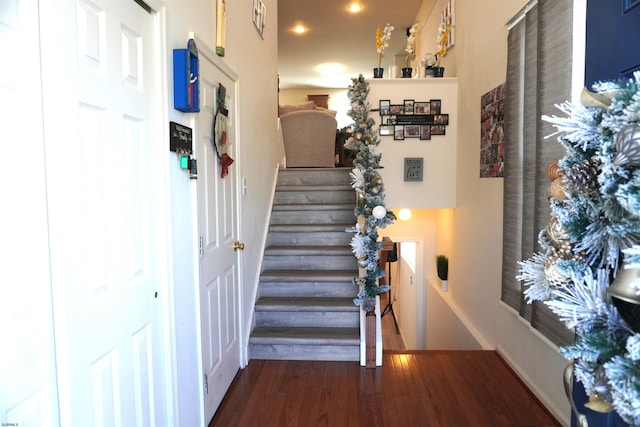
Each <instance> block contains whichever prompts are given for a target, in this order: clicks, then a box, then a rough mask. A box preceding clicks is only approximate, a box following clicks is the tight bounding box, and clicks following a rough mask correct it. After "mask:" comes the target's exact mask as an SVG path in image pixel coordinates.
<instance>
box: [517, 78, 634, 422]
mask: <svg viewBox="0 0 640 427" xmlns="http://www.w3.org/2000/svg"><path fill="white" fill-rule="evenodd" d="M594 90H595V91H596V92H593V93H588V94H589V96H588V99H589V101H585V102H583V103H582V104H576V103H568V102H567V103H564V104H562V105H559V106H558V108H559V109H560V110H561V111H563V112H564V113H565V114H566V115H567V116H568V117H557V116H543V120H545V121H548V122H550V123H552V124H553V125H554V126H555V127H556V128H557V130H558V134H559V137H558V140H559V141H560V143H561V144H562V145H563V146H564V147H565V149H566V155H565V157H563V158H562V159H560V160H559V162H558V164H557V168H558V170H557V174H556V176H554V175H553V173H550V178H555V181H554V182H553V183H552V186H551V189H550V198H549V199H550V206H551V213H552V218H551V221H550V222H549V224H548V225H547V227H546V228H545V230H542V231H541V232H540V234H539V239H538V241H539V244H540V247H541V250H540V252H539V253H537V254H535V255H534V256H533V257H531V258H530V259H528V260H526V261H523V262H521V263H520V264H521V270H520V275H519V276H518V279H520V280H523V281H524V285H525V288H526V289H525V297H526V298H527V301H528V302H531V301H533V300H540V301H544V303H545V304H546V305H548V306H549V307H550V308H551V310H553V312H555V313H556V314H557V315H558V316H559V317H560V319H561V320H562V321H563V322H564V323H565V325H566V326H567V327H568V328H574V329H575V334H576V340H575V342H574V343H573V344H572V345H569V346H566V347H563V348H561V354H562V355H563V356H565V357H566V358H567V359H570V360H573V361H574V366H575V374H576V378H577V379H578V380H579V381H580V382H582V384H583V385H584V387H585V390H586V392H587V394H588V395H589V396H590V406H589V405H588V406H589V407H591V408H592V409H594V410H598V411H600V412H607V411H610V410H614V409H615V410H616V411H617V412H618V413H619V415H620V416H621V417H622V418H623V419H624V420H625V421H626V422H628V423H630V424H633V425H639V424H640V322H638V318H637V314H638V310H639V309H640V305H634V304H631V303H629V302H625V301H622V300H621V299H619V298H618V297H615V298H614V297H612V295H611V294H613V295H614V296H615V293H614V292H613V289H614V288H611V285H612V284H613V282H614V280H615V279H616V278H617V277H623V276H624V275H623V274H621V273H622V272H623V270H622V269H623V268H627V269H640V72H637V73H635V74H634V78H633V79H630V80H628V81H620V82H603V83H598V84H596V85H594ZM552 169H554V168H553V167H550V170H552ZM634 273H636V272H634ZM629 283H630V284H629V285H630V286H632V287H634V290H635V296H636V299H637V300H638V301H640V279H636V280H634V281H631V282H629ZM634 316H636V317H635V318H634Z"/></svg>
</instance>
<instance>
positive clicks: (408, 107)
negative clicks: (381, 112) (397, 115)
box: [404, 99, 414, 114]
mask: <svg viewBox="0 0 640 427" xmlns="http://www.w3.org/2000/svg"><path fill="white" fill-rule="evenodd" d="M413 104H414V101H413V99H405V100H404V114H413Z"/></svg>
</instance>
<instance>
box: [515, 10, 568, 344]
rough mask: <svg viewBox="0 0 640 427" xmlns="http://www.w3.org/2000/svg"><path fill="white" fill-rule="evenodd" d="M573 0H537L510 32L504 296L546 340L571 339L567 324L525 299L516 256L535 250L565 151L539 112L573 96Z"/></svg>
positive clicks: (562, 341)
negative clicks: (555, 167)
mask: <svg viewBox="0 0 640 427" xmlns="http://www.w3.org/2000/svg"><path fill="white" fill-rule="evenodd" d="M572 13H573V0H538V2H537V4H535V5H527V9H526V11H525V12H524V16H523V17H522V18H521V19H519V20H518V21H517V22H516V23H514V24H513V25H512V26H511V28H510V30H509V36H508V52H507V81H506V91H505V170H504V216H503V218H504V223H503V236H504V240H503V255H502V261H503V262H502V300H503V301H504V302H505V303H506V304H508V305H509V306H511V307H512V308H514V309H515V310H517V311H518V313H520V315H521V316H522V317H523V318H525V319H526V320H528V321H529V322H530V323H531V325H532V326H533V327H534V328H536V329H537V330H539V331H540V332H541V333H542V334H543V335H544V336H545V337H547V338H548V339H549V340H550V341H551V342H553V343H555V344H557V345H566V344H569V343H571V342H572V341H573V332H572V331H571V330H569V329H567V328H566V327H565V326H564V324H562V323H561V322H560V321H559V320H558V319H557V317H556V316H555V315H554V314H553V313H552V312H551V311H550V310H549V309H548V308H547V307H546V306H545V305H544V304H542V303H539V302H536V303H534V304H527V303H526V302H525V300H524V297H523V288H522V285H521V283H520V282H518V281H517V280H516V276H517V275H518V273H519V264H518V262H519V261H521V260H524V259H527V258H529V257H531V255H533V254H534V253H535V252H537V250H538V233H539V232H540V230H542V229H544V227H545V226H546V225H547V223H548V221H549V219H550V217H551V214H550V209H549V200H548V189H549V184H550V181H549V179H548V178H547V166H548V165H549V163H551V162H553V161H555V160H558V159H559V158H560V157H562V156H563V155H564V148H563V147H562V146H561V145H560V144H559V143H558V142H557V141H556V140H555V138H549V139H545V136H546V135H549V134H551V133H552V132H553V131H554V129H553V128H552V127H551V126H550V125H549V124H548V123H546V122H543V121H542V120H541V119H540V117H541V116H542V115H543V114H557V113H559V112H558V110H556V108H555V107H554V105H555V104H559V103H561V102H564V101H566V100H568V99H570V96H571V92H570V91H571V63H572V57H571V52H572V43H573V40H572V28H573V17H572Z"/></svg>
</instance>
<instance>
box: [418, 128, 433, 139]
mask: <svg viewBox="0 0 640 427" xmlns="http://www.w3.org/2000/svg"><path fill="white" fill-rule="evenodd" d="M420 139H422V140H428V139H431V126H430V125H420Z"/></svg>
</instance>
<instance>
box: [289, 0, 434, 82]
mask: <svg viewBox="0 0 640 427" xmlns="http://www.w3.org/2000/svg"><path fill="white" fill-rule="evenodd" d="M349 3H350V1H349V0H278V74H279V76H280V87H281V88H283V89H290V88H301V87H305V88H308V87H321V88H346V87H347V86H348V85H349V84H350V83H351V78H352V77H357V76H358V74H363V75H364V76H365V77H371V75H372V74H373V71H372V70H373V68H374V67H377V66H378V54H377V52H376V27H377V26H381V27H384V25H385V24H386V23H387V22H388V23H391V24H392V25H394V27H395V30H394V31H393V33H392V38H391V47H389V48H388V50H387V52H385V57H384V58H383V60H382V61H383V62H382V66H383V67H385V68H387V69H388V65H389V64H390V63H392V62H393V59H392V57H393V56H394V55H395V54H396V53H402V52H404V48H405V47H406V41H407V34H406V30H407V28H409V27H411V25H413V22H414V20H415V17H416V15H417V13H418V9H419V8H420V4H421V3H422V0H393V2H390V1H389V0H360V1H359V3H360V4H361V5H362V6H363V10H362V11H361V12H360V13H357V14H351V13H349V12H348V11H347V6H348V4H349ZM299 23H300V24H303V25H304V26H305V27H306V28H308V31H307V32H306V33H304V34H302V35H297V34H295V33H294V32H293V31H292V28H293V27H294V25H296V24H299ZM323 63H338V64H342V65H343V66H344V69H343V71H342V72H341V73H340V74H338V75H336V76H333V77H327V76H323V75H322V74H321V73H320V72H318V71H317V70H316V67H317V66H318V65H320V64H323ZM385 64H386V65H385ZM385 73H388V70H387V71H385Z"/></svg>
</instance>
